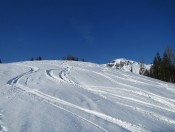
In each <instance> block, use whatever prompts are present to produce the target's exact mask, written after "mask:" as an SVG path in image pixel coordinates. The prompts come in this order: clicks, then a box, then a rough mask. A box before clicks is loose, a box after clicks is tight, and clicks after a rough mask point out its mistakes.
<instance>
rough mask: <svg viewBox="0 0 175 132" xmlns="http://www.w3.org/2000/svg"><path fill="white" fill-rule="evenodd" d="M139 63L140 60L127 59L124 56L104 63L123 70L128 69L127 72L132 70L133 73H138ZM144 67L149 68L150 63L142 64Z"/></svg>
mask: <svg viewBox="0 0 175 132" xmlns="http://www.w3.org/2000/svg"><path fill="white" fill-rule="evenodd" d="M140 65H141V63H140V62H137V61H133V60H128V59H126V58H118V59H114V60H112V61H110V62H109V63H107V64H106V66H109V67H112V68H116V69H121V70H123V71H128V72H131V71H132V72H133V73H137V74H139V71H140ZM144 68H145V69H147V70H149V69H150V65H147V64H144ZM131 69H132V70H131Z"/></svg>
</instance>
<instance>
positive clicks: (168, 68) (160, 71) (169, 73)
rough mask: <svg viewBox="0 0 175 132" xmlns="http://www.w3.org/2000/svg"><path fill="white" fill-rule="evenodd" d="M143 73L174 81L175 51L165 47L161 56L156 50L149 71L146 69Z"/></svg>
mask: <svg viewBox="0 0 175 132" xmlns="http://www.w3.org/2000/svg"><path fill="white" fill-rule="evenodd" d="M144 75H146V76H149V77H152V78H156V79H159V80H162V81H166V82H172V83H175V53H174V52H173V50H172V49H171V48H166V49H165V51H164V53H163V56H162V57H161V56H160V54H159V52H158V53H157V54H156V56H155V57H154V59H153V64H152V65H151V68H150V71H148V70H146V71H145V73H144Z"/></svg>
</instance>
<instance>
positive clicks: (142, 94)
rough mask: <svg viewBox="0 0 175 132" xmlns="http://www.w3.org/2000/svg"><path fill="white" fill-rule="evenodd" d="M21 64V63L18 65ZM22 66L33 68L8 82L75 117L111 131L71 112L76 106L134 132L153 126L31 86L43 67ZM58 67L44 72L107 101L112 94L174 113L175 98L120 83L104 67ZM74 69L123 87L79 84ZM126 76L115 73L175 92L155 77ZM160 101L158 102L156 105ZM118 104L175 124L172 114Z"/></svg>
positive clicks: (146, 129)
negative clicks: (140, 123)
mask: <svg viewBox="0 0 175 132" xmlns="http://www.w3.org/2000/svg"><path fill="white" fill-rule="evenodd" d="M18 65H20V64H18ZM47 65H52V66H57V65H55V64H47ZM20 66H26V67H28V68H30V70H29V71H27V72H25V73H22V74H20V75H18V76H16V77H14V78H12V79H11V80H9V81H8V82H7V84H8V85H10V86H12V87H14V88H19V89H21V90H22V91H23V92H27V93H30V94H33V95H35V96H37V97H38V98H41V99H43V100H44V101H45V102H47V103H49V104H51V105H53V106H55V107H57V108H59V109H62V110H64V111H66V112H68V113H70V114H72V115H74V116H75V117H77V118H79V119H81V120H84V121H86V122H88V123H89V124H91V125H93V126H95V127H97V128H99V129H100V130H102V131H108V130H107V129H106V128H104V127H102V126H100V125H99V124H97V123H95V122H93V121H91V120H89V119H87V118H85V117H83V116H82V115H81V114H79V113H77V112H73V111H70V109H75V110H77V111H81V112H84V113H86V114H90V115H94V116H95V117H98V118H100V119H102V120H105V121H108V122H110V123H112V124H115V125H117V126H119V127H121V128H124V129H126V130H128V131H133V132H138V131H139V132H142V131H143V132H144V131H149V129H148V128H144V126H140V125H135V124H133V123H130V122H127V121H124V120H120V119H117V118H116V117H112V116H110V115H107V114H105V113H101V112H98V111H95V110H91V109H87V108H83V107H80V106H78V105H75V104H73V103H70V102H67V101H65V100H62V99H60V98H58V97H54V96H51V95H48V94H46V93H43V92H41V91H39V90H36V89H33V88H30V87H28V86H27V85H28V83H27V80H28V78H29V77H32V73H37V72H39V71H40V68H37V67H34V66H29V65H23V64H22V65H20ZM57 67H58V68H53V69H46V70H45V72H44V75H45V76H46V77H48V78H50V79H51V80H53V81H55V82H56V83H65V84H67V83H68V84H70V85H74V86H77V87H78V88H81V89H84V90H86V91H88V92H89V91H90V92H92V93H93V94H95V95H97V96H99V97H101V98H103V99H105V100H107V101H112V100H111V99H110V98H109V97H114V98H115V97H116V98H119V99H123V100H126V101H133V102H135V103H138V104H140V105H143V106H147V107H150V108H157V109H161V110H164V111H168V112H172V113H174V112H175V100H174V99H169V98H166V97H163V96H160V95H157V94H154V93H152V92H149V91H146V90H143V89H139V88H137V87H135V86H130V85H128V84H123V83H120V82H116V80H114V79H113V78H112V77H111V76H114V75H112V74H110V75H109V73H107V72H104V71H102V70H101V71H98V72H97V71H93V70H87V69H83V68H79V67H77V66H73V67H71V66H69V65H67V64H66V65H64V63H62V64H61V66H57ZM71 70H80V71H84V72H88V73H94V74H97V75H99V76H101V77H104V78H106V79H107V80H109V81H111V82H112V83H114V84H116V85H117V86H121V87H122V88H120V87H105V86H93V85H92V86H88V85H80V84H79V83H77V82H75V81H74V80H71V79H70V76H71ZM54 71H57V72H58V71H59V72H58V74H56V75H55V72H54ZM26 76H28V77H27V78H26ZM125 76H126V78H123V77H119V76H114V77H116V78H119V79H122V80H126V79H127V80H128V81H130V82H134V83H141V84H144V85H148V86H149V85H151V84H147V83H145V82H141V80H145V81H147V82H150V83H152V84H154V86H156V87H165V88H166V89H167V90H169V91H171V92H175V91H174V90H173V89H171V88H169V87H167V85H166V84H162V83H155V82H153V81H151V80H147V79H145V78H143V77H142V78H138V77H135V76H134V77H133V76H130V75H125ZM22 78H26V82H25V86H24V84H21V83H20V79H22ZM134 79H137V80H134ZM117 91H120V92H127V93H132V94H133V95H135V96H136V97H138V98H143V100H139V99H137V98H131V97H124V96H123V95H119V94H117ZM145 98H150V100H152V101H153V102H154V103H151V102H146V101H144V99H145ZM156 102H157V103H158V104H156ZM115 103H116V104H119V105H122V106H125V107H127V108H130V109H132V110H135V111H137V112H140V113H142V114H143V115H144V116H148V117H150V118H152V119H154V118H155V120H161V121H164V122H166V123H168V124H173V125H175V120H173V119H171V118H169V117H166V116H164V115H160V114H158V113H155V112H153V111H148V110H144V109H142V108H140V107H134V106H132V105H128V104H123V103H120V102H115ZM160 104H161V105H160ZM0 119H1V118H0ZM1 129H2V130H3V126H2V124H1V120H0V130H1ZM4 129H5V127H4ZM2 132H5V131H2Z"/></svg>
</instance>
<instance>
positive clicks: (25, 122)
mask: <svg viewBox="0 0 175 132" xmlns="http://www.w3.org/2000/svg"><path fill="white" fill-rule="evenodd" d="M0 77H1V79H0V131H2V132H6V131H13V132H20V131H21V132H33V131H34V132H51V131H52V132H60V131H64V132H66V131H71V132H74V131H75V132H77V131H90V132H98V131H105V132H106V131H115V132H116V131H132V132H138V131H139V132H142V131H145V132H147V131H175V85H173V84H171V83H165V82H162V81H159V80H155V79H151V78H148V77H145V76H141V75H137V74H133V73H130V72H123V71H122V70H116V69H112V68H108V67H106V66H104V65H97V64H93V63H86V62H71V61H33V62H32V61H31V62H18V63H10V64H1V65H0Z"/></svg>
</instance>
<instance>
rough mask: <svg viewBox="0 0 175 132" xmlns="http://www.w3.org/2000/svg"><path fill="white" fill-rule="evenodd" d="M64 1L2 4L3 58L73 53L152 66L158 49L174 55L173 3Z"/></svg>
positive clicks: (59, 56)
mask: <svg viewBox="0 0 175 132" xmlns="http://www.w3.org/2000/svg"><path fill="white" fill-rule="evenodd" d="M24 1H25V2H24ZM62 1H64V2H61V1H59V0H55V1H53V0H48V1H44V0H42V1H39V0H1V1H0V58H1V60H2V61H3V62H14V61H23V60H30V58H31V57H37V56H42V57H43V59H49V60H52V59H62V58H63V57H65V56H67V55H73V56H76V57H79V58H84V59H85V60H87V61H90V62H95V63H107V62H109V61H110V60H113V59H115V58H121V57H122V58H127V59H132V60H136V61H139V60H140V58H142V57H143V58H144V60H145V62H146V63H151V61H152V59H153V57H154V56H155V54H156V52H157V51H159V52H160V53H161V54H162V53H163V51H164V49H165V48H166V47H167V46H169V47H171V48H173V50H174V51H175V0H105V1H103V0H79V1H76V0H71V1H69V0H62Z"/></svg>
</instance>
